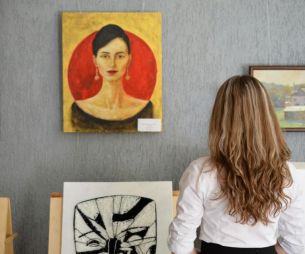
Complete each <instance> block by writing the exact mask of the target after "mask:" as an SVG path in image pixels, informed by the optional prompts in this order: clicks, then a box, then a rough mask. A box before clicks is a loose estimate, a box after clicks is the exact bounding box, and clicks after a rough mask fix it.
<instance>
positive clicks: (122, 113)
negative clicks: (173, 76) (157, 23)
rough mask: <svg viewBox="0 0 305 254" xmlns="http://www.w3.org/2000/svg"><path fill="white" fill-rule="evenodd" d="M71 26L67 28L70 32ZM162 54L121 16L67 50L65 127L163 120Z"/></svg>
mask: <svg viewBox="0 0 305 254" xmlns="http://www.w3.org/2000/svg"><path fill="white" fill-rule="evenodd" d="M74 14H75V13H74ZM67 15H70V16H68V17H69V19H71V13H67ZM75 15H77V14H75ZM88 15H89V17H90V15H91V13H88ZM107 15H109V13H108V14H107ZM112 15H115V14H112ZM116 15H118V14H116ZM68 17H63V18H65V19H68ZM72 17H75V16H74V15H73V16H72ZM137 17H138V16H137ZM63 21H64V20H63ZM63 30H65V29H63ZM69 31H70V30H65V31H63V33H65V36H66V37H67V34H68V33H69ZM148 34H149V33H148ZM63 37H64V36H63ZM156 55H157V54H156V53H154V52H153V50H152V49H151V48H150V46H149V45H148V44H147V43H146V42H145V41H144V40H143V39H142V38H140V37H139V36H137V35H135V34H134V33H132V32H130V31H127V30H125V28H124V29H123V27H122V26H120V25H118V24H115V22H111V23H110V22H109V23H106V24H104V25H103V26H101V27H100V28H99V30H97V31H95V32H93V33H91V34H89V36H88V34H87V37H85V39H82V41H81V42H78V44H76V46H75V47H74V50H72V51H71V54H70V58H69V57H68V56H67V58H68V59H67V60H68V61H66V64H67V66H66V68H67V69H66V72H65V69H64V73H63V74H64V86H66V87H64V131H65V132H135V131H138V129H139V119H148V120H150V121H154V120H160V119H161V117H162V109H161V107H162V106H161V79H160V76H161V75H160V72H161V67H160V66H158V65H160V61H161V60H160V59H158V56H156ZM64 65H65V61H64ZM64 67H65V66H64ZM65 76H66V79H65ZM67 88H68V89H67ZM156 95H157V96H156ZM67 98H68V99H69V102H68V101H67V100H66V99H67ZM153 123H154V122H153ZM156 124H158V122H156Z"/></svg>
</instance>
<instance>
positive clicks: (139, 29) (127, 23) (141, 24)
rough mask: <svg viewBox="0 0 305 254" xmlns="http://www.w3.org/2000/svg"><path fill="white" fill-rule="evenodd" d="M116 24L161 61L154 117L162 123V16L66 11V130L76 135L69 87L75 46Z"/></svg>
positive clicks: (154, 95)
mask: <svg viewBox="0 0 305 254" xmlns="http://www.w3.org/2000/svg"><path fill="white" fill-rule="evenodd" d="M111 23H112V24H116V25H118V26H120V27H122V28H123V29H124V30H127V31H129V32H131V33H133V34H135V35H137V36H139V37H140V38H141V39H143V40H144V41H145V42H146V43H147V44H148V45H149V47H150V48H151V50H152V51H153V53H154V55H155V58H156V61H157V80H156V86H155V90H154V93H153V95H152V97H151V99H150V100H151V101H152V103H153V117H154V118H160V119H161V121H162V45H161V34H162V30H161V29H162V28H161V23H162V21H161V14H160V13H155V12H145V13H140V12H139V13H136V12H125V13H124V12H119V13H116V12H112V13H110V12H109V13H107V12H98V13H95V12H84V13H79V12H77V13H76V12H63V13H62V56H63V129H64V132H74V128H73V126H72V124H71V113H70V110H71V105H72V103H73V101H74V98H73V96H72V94H71V92H70V88H69V84H68V75H67V71H68V65H69V61H70V58H71V55H72V53H73V50H74V49H75V47H76V46H77V45H78V44H79V43H80V42H81V41H82V40H83V39H84V38H85V37H87V36H88V35H90V34H91V33H93V32H95V31H98V30H100V29H101V27H103V26H105V25H107V24H111Z"/></svg>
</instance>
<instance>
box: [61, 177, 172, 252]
mask: <svg viewBox="0 0 305 254" xmlns="http://www.w3.org/2000/svg"><path fill="white" fill-rule="evenodd" d="M171 219H172V182H113V183H109V182H107V183H101V182H95V183H88V182H87V183H86V182H82V183H65V184H64V201H63V221H62V251H61V253H65V254H77V253H78V254H81V253H84V254H85V253H107V254H118V253H120V254H131V253H134V254H143V253H146V254H159V253H163V254H169V250H168V248H167V234H168V227H169V224H170V222H171Z"/></svg>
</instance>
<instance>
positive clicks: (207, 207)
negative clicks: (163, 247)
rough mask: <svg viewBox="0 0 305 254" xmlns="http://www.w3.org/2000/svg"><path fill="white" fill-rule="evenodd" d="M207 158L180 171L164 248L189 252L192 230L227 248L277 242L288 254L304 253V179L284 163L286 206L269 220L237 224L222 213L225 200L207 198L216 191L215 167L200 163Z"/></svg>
mask: <svg viewBox="0 0 305 254" xmlns="http://www.w3.org/2000/svg"><path fill="white" fill-rule="evenodd" d="M206 160H207V157H202V158H199V159H197V160H195V161H193V162H192V163H191V164H190V165H189V167H188V168H187V169H186V170H185V172H184V173H183V175H182V177H181V180H180V183H179V189H180V196H179V199H178V203H177V215H176V217H175V218H174V220H173V221H172V223H171V225H170V228H169V231H170V232H169V233H170V234H169V239H168V247H169V249H170V251H171V252H174V253H175V254H190V253H191V252H192V249H193V248H194V240H195V238H196V229H197V227H198V226H199V225H200V235H199V239H201V240H203V241H205V242H212V243H216V244H220V245H223V246H228V247H238V248H260V247H267V246H271V245H275V244H276V241H277V240H278V242H279V244H280V245H281V246H282V247H283V248H284V250H285V251H286V252H287V253H288V254H305V189H304V185H305V178H304V176H302V175H301V174H300V172H299V170H297V169H296V168H295V167H294V165H293V164H291V163H289V162H288V165H289V169H290V171H291V174H292V177H293V184H292V185H291V186H290V187H287V188H286V189H285V193H286V194H287V195H289V196H290V197H291V203H290V205H289V206H288V208H287V209H286V210H285V211H283V212H282V213H281V214H279V215H277V217H273V216H270V220H271V221H272V223H268V225H267V226H266V225H264V224H262V223H261V222H258V223H256V224H255V225H254V226H252V225H248V224H240V223H237V222H236V219H235V218H234V217H233V216H230V215H228V214H227V213H226V212H225V209H226V207H227V203H226V201H224V200H223V199H222V200H219V199H217V200H211V199H213V198H215V195H216V193H217V192H218V191H219V184H218V182H217V177H216V170H210V169H211V168H210V167H209V166H208V165H205V166H203V164H204V162H205V161H206Z"/></svg>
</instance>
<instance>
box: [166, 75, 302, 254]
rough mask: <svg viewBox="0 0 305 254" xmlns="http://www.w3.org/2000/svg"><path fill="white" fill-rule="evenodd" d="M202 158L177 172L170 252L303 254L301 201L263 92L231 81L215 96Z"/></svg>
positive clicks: (250, 81)
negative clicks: (196, 243) (197, 245)
mask: <svg viewBox="0 0 305 254" xmlns="http://www.w3.org/2000/svg"><path fill="white" fill-rule="evenodd" d="M209 151H210V154H209V156H208V157H202V158H199V159H197V160H195V161H193V162H192V163H191V164H190V165H189V167H188V168H187V169H186V170H185V172H184V173H183V175H182V177H181V180H180V183H179V189H180V195H179V199H178V203H177V215H176V217H175V218H174V220H173V222H172V223H171V225H170V235H169V240H168V245H169V249H170V250H171V252H172V253H175V254H191V253H196V252H195V250H194V249H193V248H194V240H195V238H196V229H197V227H198V226H199V225H200V235H199V239H200V240H201V241H202V245H201V246H202V247H201V252H202V253H203V254H230V253H234V254H252V253H253V254H254V253H261V254H275V253H281V254H282V253H283V254H285V253H287V254H304V253H305V247H304V246H305V197H304V193H303V190H302V182H301V181H300V178H299V177H297V172H296V169H295V167H294V166H293V165H292V164H291V163H289V162H288V160H289V159H290V150H289V148H288V146H287V144H286V142H285V140H284V137H283V135H282V132H281V129H280V126H279V123H278V121H277V118H276V114H275V111H274V109H273V106H272V103H271V100H270V98H269V96H268V94H267V92H266V89H265V88H264V86H263V85H262V84H261V83H260V82H259V81H258V80H257V79H255V78H253V77H251V76H234V77H232V78H230V79H228V80H227V81H225V82H224V84H223V85H222V86H221V87H220V89H219V90H218V93H217V96H216V99H215V103H214V107H213V111H212V115H211V119H210V126H209Z"/></svg>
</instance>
